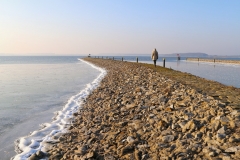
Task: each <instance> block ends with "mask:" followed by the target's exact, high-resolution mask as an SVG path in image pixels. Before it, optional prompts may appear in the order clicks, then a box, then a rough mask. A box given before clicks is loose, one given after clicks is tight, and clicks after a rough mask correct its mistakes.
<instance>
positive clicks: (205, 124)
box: [35, 58, 240, 160]
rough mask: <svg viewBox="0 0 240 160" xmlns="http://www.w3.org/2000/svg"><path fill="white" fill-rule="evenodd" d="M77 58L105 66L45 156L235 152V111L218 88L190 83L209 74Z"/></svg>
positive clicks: (239, 145)
mask: <svg viewBox="0 0 240 160" xmlns="http://www.w3.org/2000/svg"><path fill="white" fill-rule="evenodd" d="M85 60H86V61H89V62H91V63H93V64H95V65H97V66H100V67H103V68H105V69H106V70H107V71H108V74H107V75H106V77H105V78H104V79H103V80H102V82H101V84H100V86H99V87H98V88H97V89H96V90H94V91H93V92H92V93H91V95H90V96H89V97H88V98H87V99H86V101H85V104H84V105H83V108H81V109H80V110H79V111H78V112H77V113H75V114H74V120H73V124H72V125H71V126H70V127H69V131H68V133H65V134H64V135H62V136H59V137H57V136H55V137H53V138H55V140H56V142H55V143H53V142H52V143H51V147H49V148H50V149H49V151H48V154H49V159H50V160H54V159H64V160H80V159H91V160H93V159H107V160H114V159H116V160H117V159H136V160H155V159H156V160H160V159H161V160H163V159H166V160H167V159H179V160H180V159H181V160H183V159H199V160H200V159H223V160H228V159H239V158H240V128H239V127H240V126H239V120H240V111H239V110H238V108H237V107H235V108H234V107H232V106H231V105H230V104H231V102H230V101H227V102H229V103H228V104H226V103H224V102H222V101H220V100H221V99H219V96H221V94H222V93H223V92H219V93H217V94H218V95H217V96H218V97H217V99H216V97H213V96H210V95H208V94H205V92H204V93H203V88H204V87H203V88H201V86H199V85H196V84H195V83H192V81H198V82H199V83H200V82H208V83H215V82H212V81H207V80H204V79H201V78H198V77H195V76H189V75H188V74H185V73H181V72H176V71H173V70H169V69H168V70H166V69H163V68H162V67H159V66H158V67H156V68H151V67H152V66H153V65H149V64H145V65H144V64H138V63H130V62H121V61H114V60H102V59H94V58H86V59H85ZM159 71H160V72H159ZM184 75H185V76H184ZM177 77H178V78H177ZM175 79H177V80H175ZM185 79H187V80H188V81H187V82H185V83H182V82H184V80H185ZM194 85H196V88H195V87H194ZM202 86H204V84H202ZM212 86H215V85H214V84H213V85H212ZM220 86H222V91H223V90H224V89H223V88H224V86H223V85H220ZM197 87H198V88H197ZM225 89H226V92H227V93H230V92H231V93H232V94H235V92H238V93H239V90H238V89H236V88H233V87H225ZM211 93H213V91H212V92H211ZM226 96H227V95H226ZM238 96H239V95H238ZM235 98H238V97H235ZM36 157H37V156H35V158H36Z"/></svg>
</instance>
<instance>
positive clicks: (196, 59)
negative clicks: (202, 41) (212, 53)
mask: <svg viewBox="0 0 240 160" xmlns="http://www.w3.org/2000/svg"><path fill="white" fill-rule="evenodd" d="M186 60H187V61H198V62H212V63H232V64H240V61H239V60H225V59H207V58H187V59H186Z"/></svg>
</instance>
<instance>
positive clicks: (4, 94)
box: [0, 57, 100, 160]
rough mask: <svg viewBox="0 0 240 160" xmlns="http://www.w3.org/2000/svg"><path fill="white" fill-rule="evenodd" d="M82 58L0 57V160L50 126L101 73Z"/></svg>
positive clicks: (7, 157) (12, 153)
mask: <svg viewBox="0 0 240 160" xmlns="http://www.w3.org/2000/svg"><path fill="white" fill-rule="evenodd" d="M78 58H79V57H0V159H1V160H2V159H10V158H11V157H12V156H14V155H15V152H14V141H15V140H16V139H18V138H19V137H21V136H26V135H28V134H29V133H30V132H32V131H34V130H38V129H39V128H40V126H39V125H40V124H41V123H45V122H51V121H52V118H53V117H54V112H56V111H60V110H62V108H63V107H64V105H65V104H66V103H67V102H68V100H69V98H71V97H72V96H73V95H76V94H77V93H79V92H80V90H82V89H84V88H86V84H88V83H90V82H92V81H93V80H94V79H95V78H96V77H97V76H98V75H99V74H100V71H99V70H97V69H95V68H93V67H91V66H90V65H88V64H86V63H84V62H82V61H79V60H78Z"/></svg>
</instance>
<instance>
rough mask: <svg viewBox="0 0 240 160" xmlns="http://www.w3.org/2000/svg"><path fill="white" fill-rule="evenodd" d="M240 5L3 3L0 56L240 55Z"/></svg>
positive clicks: (204, 1) (140, 0) (205, 1)
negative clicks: (155, 50) (155, 52)
mask: <svg viewBox="0 0 240 160" xmlns="http://www.w3.org/2000/svg"><path fill="white" fill-rule="evenodd" d="M239 8H240V1H238V0H232V1H225V0H211V1H209V0H196V1H190V0H183V1H178V0H171V1H165V0H151V1H145V0H132V1H127V0H121V1H117V0H112V1H110V0H101V1H94V0H88V1H83V0H79V1H77V0H72V1H64V0H51V1H47V0H41V1H31V0H22V1H15V0H2V1H1V2H0V21H1V25H0V56H8V55H10V56H12V55H14V56H41V55H43V56H68V55H76V56H80V55H82V56H84V55H88V54H92V55H96V56H101V55H102V54H103V53H104V54H105V55H119V54H133V55H139V54H150V53H151V52H152V50H153V49H154V48H156V49H157V50H158V52H159V54H172V53H191V52H201V53H206V54H208V55H224V56H226V55H240V45H239V42H240V30H239V28H240V21H239V17H240V10H239Z"/></svg>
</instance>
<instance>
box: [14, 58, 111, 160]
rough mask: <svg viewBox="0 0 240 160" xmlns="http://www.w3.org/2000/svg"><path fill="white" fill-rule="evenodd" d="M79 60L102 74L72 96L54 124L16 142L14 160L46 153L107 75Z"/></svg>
mask: <svg viewBox="0 0 240 160" xmlns="http://www.w3.org/2000/svg"><path fill="white" fill-rule="evenodd" d="M79 60H80V61H82V62H84V63H86V64H88V65H90V66H91V67H93V68H95V69H97V70H99V71H100V72H101V73H100V74H99V76H98V77H97V78H96V79H94V80H93V82H91V83H89V84H87V85H86V88H85V89H83V90H81V91H80V92H79V93H78V94H77V95H74V96H72V97H71V98H70V99H69V100H68V102H67V104H66V105H65V106H64V107H63V109H62V110H61V111H58V112H57V115H56V117H54V120H53V121H52V122H50V123H44V124H42V128H41V129H39V130H37V131H33V132H32V133H31V134H30V135H28V136H25V137H21V138H19V139H18V140H16V141H15V148H16V152H17V153H18V154H17V155H16V156H14V157H13V158H11V159H12V160H26V159H28V158H29V156H30V155H32V154H34V153H36V152H37V151H40V150H41V151H43V152H44V151H45V150H46V148H45V147H46V146H45V144H46V143H45V142H49V141H53V139H52V137H53V136H55V135H57V134H58V135H59V134H60V133H64V132H66V128H67V127H68V125H69V124H71V118H72V116H73V113H75V112H77V111H78V109H79V108H80V107H81V105H82V103H83V100H84V99H86V97H87V96H88V95H89V94H90V93H91V92H92V91H93V90H94V89H95V88H96V87H97V86H98V85H99V83H100V81H101V80H102V79H103V77H104V76H105V75H106V73H107V72H106V70H104V69H102V68H100V67H97V66H95V65H93V64H91V63H89V62H86V61H84V60H82V59H79Z"/></svg>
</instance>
